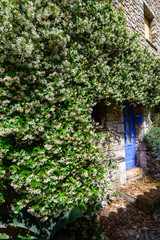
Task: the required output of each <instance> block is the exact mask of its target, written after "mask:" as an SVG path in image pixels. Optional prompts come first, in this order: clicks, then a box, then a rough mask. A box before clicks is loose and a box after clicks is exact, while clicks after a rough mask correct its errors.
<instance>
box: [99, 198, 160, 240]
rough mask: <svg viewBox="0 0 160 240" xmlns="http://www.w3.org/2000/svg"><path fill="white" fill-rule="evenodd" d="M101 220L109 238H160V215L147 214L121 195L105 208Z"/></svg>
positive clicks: (112, 239) (121, 239)
mask: <svg viewBox="0 0 160 240" xmlns="http://www.w3.org/2000/svg"><path fill="white" fill-rule="evenodd" d="M99 221H100V225H101V228H102V231H103V232H104V235H105V236H107V237H108V239H109V240H136V239H139V240H160V215H159V216H157V217H156V218H153V217H151V216H150V215H146V214H144V213H143V212H141V211H140V210H138V209H137V208H135V207H134V206H133V205H132V204H130V203H128V202H127V201H125V200H122V199H120V198H119V197H117V198H116V199H115V202H113V203H112V204H111V205H107V206H106V207H104V208H103V210H102V212H101V214H100V216H99Z"/></svg>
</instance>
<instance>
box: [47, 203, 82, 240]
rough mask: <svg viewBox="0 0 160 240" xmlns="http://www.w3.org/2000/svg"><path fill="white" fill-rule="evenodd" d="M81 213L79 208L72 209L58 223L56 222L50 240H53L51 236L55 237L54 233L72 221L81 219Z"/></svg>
mask: <svg viewBox="0 0 160 240" xmlns="http://www.w3.org/2000/svg"><path fill="white" fill-rule="evenodd" d="M83 216H84V215H83V213H82V211H81V210H80V208H78V207H77V208H72V209H71V210H70V211H69V212H68V213H67V214H66V215H65V216H64V217H62V218H61V220H60V221H59V222H57V223H56V224H55V225H54V227H53V229H52V232H51V239H52V238H53V236H54V235H55V233H56V232H57V231H58V230H59V229H61V228H62V227H64V226H65V225H66V224H68V223H70V222H72V221H74V220H75V219H77V218H80V217H83Z"/></svg>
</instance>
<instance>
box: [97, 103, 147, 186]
mask: <svg viewBox="0 0 160 240" xmlns="http://www.w3.org/2000/svg"><path fill="white" fill-rule="evenodd" d="M140 113H142V116H143V122H142V123H136V122H134V128H135V144H136V165H137V166H140V167H142V168H146V167H147V149H146V146H145V144H144V142H143V135H144V134H145V133H146V132H147V131H148V129H149V128H150V126H151V120H150V111H149V110H147V109H144V107H142V106H135V107H134V119H135V117H136V114H140ZM96 114H97V116H98V118H97V121H98V122H99V126H100V127H101V128H102V129H103V130H105V131H106V132H109V133H110V134H111V136H110V137H109V138H107V139H105V138H104V139H102V142H101V143H99V144H100V146H101V149H102V151H103V152H104V156H105V155H106V156H108V155H109V157H110V159H111V162H112V167H113V168H111V169H110V170H109V171H108V172H107V173H106V181H107V183H108V185H109V186H110V187H111V188H112V189H113V190H116V187H118V186H119V185H122V184H124V183H125V182H126V166H125V150H124V146H125V139H124V117H123V110H122V109H120V108H118V107H117V106H115V105H114V104H113V103H112V104H111V105H110V106H106V105H105V103H103V102H101V103H99V104H98V105H97V110H96ZM108 141H109V142H108ZM110 152H111V153H114V154H112V155H111V154H110ZM105 159H108V157H106V158H105V157H104V161H105ZM115 166H117V167H115Z"/></svg>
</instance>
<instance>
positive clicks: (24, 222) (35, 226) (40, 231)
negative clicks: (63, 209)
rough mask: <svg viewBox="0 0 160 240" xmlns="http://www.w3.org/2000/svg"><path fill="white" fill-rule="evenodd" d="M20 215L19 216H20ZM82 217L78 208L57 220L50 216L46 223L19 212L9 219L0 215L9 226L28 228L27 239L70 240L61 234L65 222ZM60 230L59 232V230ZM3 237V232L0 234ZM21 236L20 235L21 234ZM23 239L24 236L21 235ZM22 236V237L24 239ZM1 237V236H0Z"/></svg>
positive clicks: (2, 221) (2, 220)
mask: <svg viewBox="0 0 160 240" xmlns="http://www.w3.org/2000/svg"><path fill="white" fill-rule="evenodd" d="M20 216H21V217H20ZM81 217H83V213H82V211H81V210H80V209H79V208H73V209H71V210H70V211H68V213H67V214H66V215H65V216H63V217H62V218H61V219H60V220H59V221H58V222H54V221H53V218H50V219H49V221H48V222H47V223H48V224H47V223H45V224H44V223H43V222H41V221H40V220H39V219H37V218H36V217H35V216H32V215H27V216H26V215H25V214H22V213H21V214H19V216H15V217H14V218H11V219H7V221H6V218H5V219H4V218H3V217H2V216H1V219H0V220H1V223H7V224H8V225H10V226H14V227H19V228H20V229H23V230H28V231H29V235H27V239H37V240H38V239H39V240H47V239H48V240H52V239H54V240H70V238H69V237H67V236H65V235H63V232H62V231H63V228H64V227H65V226H66V224H69V223H71V222H73V221H75V220H76V219H77V218H81ZM59 230H61V232H60V231H59ZM2 236H3V237H4V234H2ZM21 237H22V236H21ZM23 237H24V238H25V239H26V237H25V236H23ZM24 238H23V239H24ZM0 239H1V238H0ZM11 239H22V238H11Z"/></svg>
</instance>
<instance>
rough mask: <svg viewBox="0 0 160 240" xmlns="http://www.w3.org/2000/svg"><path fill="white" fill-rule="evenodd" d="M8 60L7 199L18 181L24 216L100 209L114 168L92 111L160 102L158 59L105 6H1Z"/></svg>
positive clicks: (1, 144)
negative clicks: (105, 157)
mask: <svg viewBox="0 0 160 240" xmlns="http://www.w3.org/2000/svg"><path fill="white" fill-rule="evenodd" d="M0 64H1V65H0V96H1V98H0V118H1V122H0V136H1V140H0V156H1V159H0V178H1V180H0V192H1V196H0V200H1V201H4V198H5V194H7V186H8V184H10V185H11V186H12V188H13V189H14V190H15V192H16V193H17V194H18V195H17V196H16V197H15V198H14V201H13V204H12V210H13V211H14V212H15V213H18V212H19V211H20V210H22V209H24V208H26V207H27V209H28V211H29V212H30V213H34V214H35V215H36V216H37V217H39V218H41V219H42V220H43V221H45V220H47V218H48V217H49V216H54V217H55V218H56V217H58V216H61V215H64V214H65V213H66V211H68V209H70V208H72V207H76V206H80V207H81V208H82V209H83V210H85V211H86V212H88V213H89V214H91V213H92V212H94V211H97V210H98V209H99V202H100V201H101V200H102V199H103V198H104V196H103V195H104V190H105V189H106V186H105V184H104V178H103V174H104V172H105V171H106V168H105V165H104V163H103V161H102V154H101V150H100V149H99V147H98V146H97V142H99V140H100V138H101V136H100V135H99V134H98V133H96V132H95V130H94V127H93V124H92V122H93V120H92V119H91V112H92V108H93V106H94V105H95V104H96V102H97V101H98V100H101V99H106V102H108V103H109V99H111V98H112V99H113V100H114V101H115V102H116V103H119V104H122V103H123V101H124V100H126V99H128V100H129V101H131V102H136V103H139V104H143V105H146V106H147V105H149V104H150V106H153V105H156V104H158V102H159V100H160V97H159V92H160V84H159V83H160V81H159V80H160V78H159V76H160V61H159V59H158V58H155V56H154V55H153V54H151V53H149V51H148V50H146V49H143V48H142V47H140V45H139V43H138V40H137V38H136V35H132V34H131V33H130V32H128V30H127V29H126V28H125V22H124V18H123V15H122V13H121V11H119V12H118V11H116V12H115V11H114V10H113V8H112V7H111V6H110V5H109V4H108V3H106V1H103V0H101V1H98V0H91V1H89V0H87V1H86V0H78V1H77V0H61V1H60V0H55V1H51V0H34V1H33V0H30V1H26V0H21V1H18V0H12V1H10V0H5V1H3V0H0ZM104 134H105V133H104ZM106 144H107V143H106Z"/></svg>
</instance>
